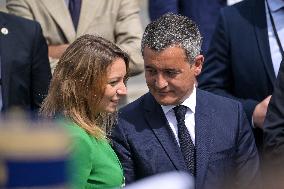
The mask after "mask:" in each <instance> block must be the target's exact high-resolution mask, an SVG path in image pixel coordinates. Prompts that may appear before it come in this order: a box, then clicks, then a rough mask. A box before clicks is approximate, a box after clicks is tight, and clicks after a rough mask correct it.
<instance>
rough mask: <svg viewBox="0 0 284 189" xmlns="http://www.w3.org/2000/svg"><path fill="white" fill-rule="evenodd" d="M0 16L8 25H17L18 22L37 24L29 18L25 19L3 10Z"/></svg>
mask: <svg viewBox="0 0 284 189" xmlns="http://www.w3.org/2000/svg"><path fill="white" fill-rule="evenodd" d="M0 17H1V19H2V20H3V21H5V22H6V23H9V24H10V25H19V24H20V25H28V26H32V25H38V23H37V22H36V21H33V20H29V19H26V18H23V17H20V16H16V15H12V14H8V13H4V12H0ZM18 29H20V27H18Z"/></svg>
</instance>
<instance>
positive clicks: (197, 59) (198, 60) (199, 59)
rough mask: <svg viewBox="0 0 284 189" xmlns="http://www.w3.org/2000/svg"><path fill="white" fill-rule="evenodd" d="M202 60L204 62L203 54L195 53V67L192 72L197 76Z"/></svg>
mask: <svg viewBox="0 0 284 189" xmlns="http://www.w3.org/2000/svg"><path fill="white" fill-rule="evenodd" d="M203 62H204V56H203V55H197V56H196V57H195V58H194V67H195V70H194V74H195V76H198V75H199V74H200V73H201V70H202V66H203Z"/></svg>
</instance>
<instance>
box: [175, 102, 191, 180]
mask: <svg viewBox="0 0 284 189" xmlns="http://www.w3.org/2000/svg"><path fill="white" fill-rule="evenodd" d="M187 109H188V108H187V107H186V106H183V105H179V106H176V107H174V108H173V110H174V112H175V116H176V119H177V127H178V139H179V145H180V149H181V153H182V155H183V157H184V160H185V164H186V166H187V168H188V170H189V172H190V173H191V174H192V175H193V176H194V175H195V147H194V144H193V142H192V140H191V137H190V134H189V132H188V129H187V128H186V125H185V122H184V120H185V114H186V112H187Z"/></svg>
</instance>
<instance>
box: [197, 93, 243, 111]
mask: <svg viewBox="0 0 284 189" xmlns="http://www.w3.org/2000/svg"><path fill="white" fill-rule="evenodd" d="M197 91H198V92H197V98H200V99H201V100H206V101H207V102H208V105H209V106H214V107H224V106H232V105H233V106H240V105H241V103H240V102H239V101H237V100H234V99H231V98H228V97H224V96H220V95H217V94H214V93H211V92H208V91H204V90H202V89H198V90H197Z"/></svg>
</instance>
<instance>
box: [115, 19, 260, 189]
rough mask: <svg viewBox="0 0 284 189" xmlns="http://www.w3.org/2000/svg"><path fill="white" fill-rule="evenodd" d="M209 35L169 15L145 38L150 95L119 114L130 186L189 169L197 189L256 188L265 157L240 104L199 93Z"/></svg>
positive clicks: (118, 137)
mask: <svg viewBox="0 0 284 189" xmlns="http://www.w3.org/2000/svg"><path fill="white" fill-rule="evenodd" d="M200 48H201V35H200V33H199V30H198V28H197V26H196V24H194V23H193V22H192V21H191V20H189V18H187V17H183V16H180V15H175V14H166V15H164V16H162V17H161V18H159V19H158V20H156V21H154V22H153V23H150V24H149V25H148V26H147V28H146V30H145V33H144V35H143V38H142V55H143V58H144V64H145V65H144V66H145V77H146V82H147V85H148V88H149V91H150V92H149V93H147V94H145V95H144V96H142V97H141V98H139V99H138V100H136V101H134V102H133V103H131V104H129V105H127V106H126V107H125V108H123V109H122V110H121V111H120V113H119V122H118V126H117V127H115V128H114V130H113V133H112V139H113V145H114V149H115V150H116V152H117V154H118V157H119V158H120V161H121V163H122V166H123V168H124V174H125V178H126V183H131V182H133V181H135V180H138V179H142V178H144V177H148V176H150V175H154V174H159V173H163V172H169V171H186V172H188V173H190V174H191V175H193V176H194V177H195V185H196V188H197V189H199V188H211V189H213V188H238V187H240V188H251V187H254V186H253V185H252V184H253V181H254V179H255V178H256V177H257V174H258V164H259V160H258V153H257V150H256V147H255V143H254V138H253V135H252V132H251V129H250V128H249V126H248V125H249V123H248V121H247V119H246V116H245V114H244V112H243V110H242V107H241V105H240V103H238V102H235V101H233V100H231V99H227V98H223V97H220V96H216V95H213V94H211V93H208V92H205V91H202V90H199V89H196V87H195V78H196V76H197V75H198V74H199V73H200V72H201V68H202V63H203V59H204V58H203V56H202V55H200Z"/></svg>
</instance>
